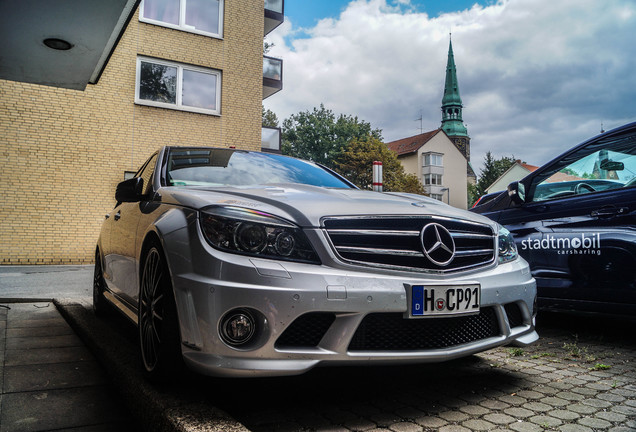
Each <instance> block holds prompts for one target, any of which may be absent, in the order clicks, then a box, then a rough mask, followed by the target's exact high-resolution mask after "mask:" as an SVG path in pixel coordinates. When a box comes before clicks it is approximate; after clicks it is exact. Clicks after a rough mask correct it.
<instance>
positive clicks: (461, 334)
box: [349, 307, 501, 351]
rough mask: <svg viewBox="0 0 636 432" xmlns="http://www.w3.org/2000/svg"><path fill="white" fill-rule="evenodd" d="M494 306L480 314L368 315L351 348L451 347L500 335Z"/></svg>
mask: <svg viewBox="0 0 636 432" xmlns="http://www.w3.org/2000/svg"><path fill="white" fill-rule="evenodd" d="M500 334H501V331H500V329H499V322H498V320H497V316H496V314H495V311H494V309H493V308H492V307H486V308H483V309H482V310H481V311H480V313H479V315H469V316H458V317H448V318H420V319H406V318H404V316H403V315H402V314H400V313H373V314H369V315H367V316H366V317H365V318H364V319H363V320H362V323H361V324H360V326H359V327H358V330H357V331H356V333H355V335H354V336H353V339H351V343H350V344H349V351H421V350H430V349H440V348H449V347H453V346H457V345H463V344H467V343H470V342H474V341H478V340H481V339H486V338H489V337H493V336H499V335H500Z"/></svg>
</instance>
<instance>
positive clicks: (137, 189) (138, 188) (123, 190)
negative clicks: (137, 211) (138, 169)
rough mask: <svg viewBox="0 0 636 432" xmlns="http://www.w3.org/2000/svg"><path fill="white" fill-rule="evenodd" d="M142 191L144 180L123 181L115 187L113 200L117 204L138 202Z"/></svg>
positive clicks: (139, 178)
mask: <svg viewBox="0 0 636 432" xmlns="http://www.w3.org/2000/svg"><path fill="white" fill-rule="evenodd" d="M143 189H144V179H142V178H141V177H135V178H131V179H129V180H124V181H123V182H121V183H119V184H118V185H117V190H116V191H115V199H116V200H117V202H136V201H140V200H141V197H142V193H143Z"/></svg>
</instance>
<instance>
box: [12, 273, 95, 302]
mask: <svg viewBox="0 0 636 432" xmlns="http://www.w3.org/2000/svg"><path fill="white" fill-rule="evenodd" d="M92 289H93V266H92V265H82V266H39V265H34V266H0V298H2V299H53V298H56V299H73V300H76V301H77V302H79V303H82V304H92V301H93V300H92V299H93V297H92V296H93V291H92Z"/></svg>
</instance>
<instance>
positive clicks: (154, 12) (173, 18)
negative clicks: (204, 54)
mask: <svg viewBox="0 0 636 432" xmlns="http://www.w3.org/2000/svg"><path fill="white" fill-rule="evenodd" d="M139 20H140V21H143V22H147V23H150V24H156V25H160V26H164V27H170V28H174V29H177V30H183V31H187V32H191V33H198V34H202V35H205V36H211V37H218V38H220V37H223V0H143V1H142V2H141V6H140V12H139Z"/></svg>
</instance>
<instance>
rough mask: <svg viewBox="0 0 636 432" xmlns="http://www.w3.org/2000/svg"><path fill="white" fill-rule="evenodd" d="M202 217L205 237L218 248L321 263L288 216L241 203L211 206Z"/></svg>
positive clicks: (238, 252)
mask: <svg viewBox="0 0 636 432" xmlns="http://www.w3.org/2000/svg"><path fill="white" fill-rule="evenodd" d="M199 221H200V224H201V230H202V231H203V235H204V237H205V239H206V240H207V241H208V243H210V245H211V246H212V247H214V248H216V249H219V250H222V251H225V252H231V253H237V254H241V255H250V256H256V257H260V258H271V259H277V260H286V261H299V262H306V263H312V264H320V259H318V255H317V254H316V252H315V251H314V249H313V247H312V246H311V243H309V240H308V239H307V236H305V234H304V233H303V232H302V230H301V229H300V228H299V227H298V226H296V225H294V224H292V223H291V222H288V221H286V220H284V219H281V218H278V217H276V216H272V215H270V214H267V213H263V212H259V211H256V210H251V209H244V208H237V207H211V208H208V209H205V210H203V211H201V214H200V217H199Z"/></svg>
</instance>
